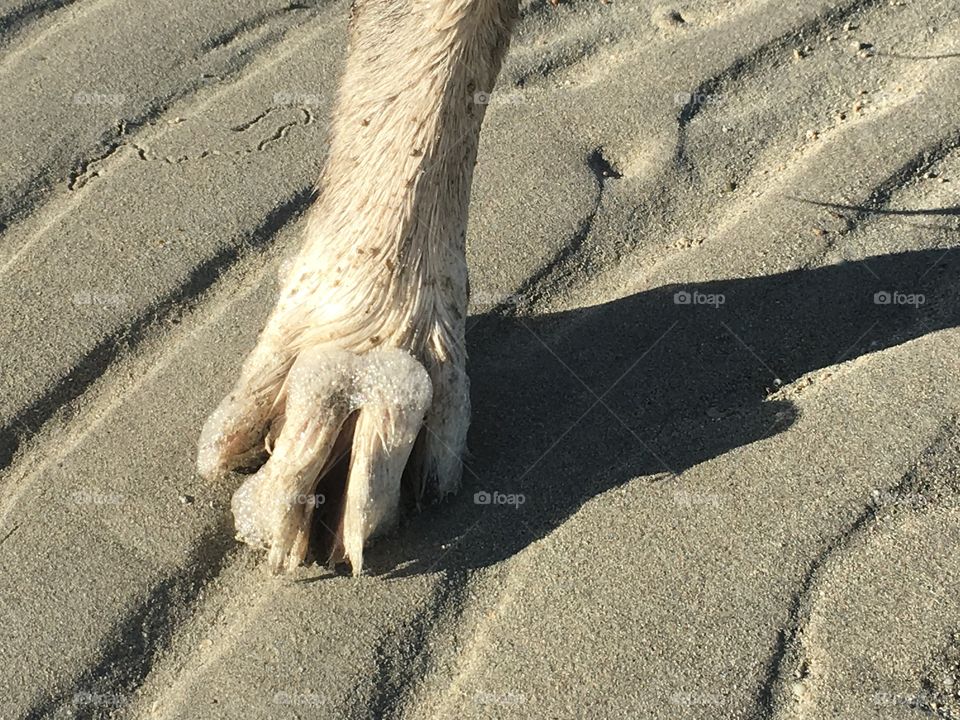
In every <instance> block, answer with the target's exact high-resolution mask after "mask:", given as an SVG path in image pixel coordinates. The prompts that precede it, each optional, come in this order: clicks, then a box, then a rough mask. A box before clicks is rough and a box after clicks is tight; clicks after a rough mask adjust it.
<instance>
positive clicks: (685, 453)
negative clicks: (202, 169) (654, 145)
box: [368, 249, 960, 576]
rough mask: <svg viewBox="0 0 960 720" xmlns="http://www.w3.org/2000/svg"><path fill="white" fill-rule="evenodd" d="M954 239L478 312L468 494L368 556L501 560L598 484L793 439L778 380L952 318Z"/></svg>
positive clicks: (421, 565)
mask: <svg viewBox="0 0 960 720" xmlns="http://www.w3.org/2000/svg"><path fill="white" fill-rule="evenodd" d="M952 250H953V249H951V250H950V251H943V250H924V251H915V252H905V253H899V254H894V255H885V256H879V257H871V258H868V259H866V260H864V261H857V262H846V263H843V264H840V265H833V266H830V267H825V268H820V269H813V270H799V271H794V272H788V273H783V274H779V275H772V276H768V277H756V278H743V279H731V280H721V281H716V282H709V283H703V284H700V285H696V286H667V287H661V288H657V289H655V290H651V291H648V292H642V293H638V294H636V295H632V296H630V297H625V298H622V299H619V300H616V301H613V302H609V303H605V304H603V305H597V306H594V307H588V308H583V309H578V310H573V311H569V312H561V313H556V314H552V315H547V316H536V317H504V316H496V315H486V316H479V317H475V318H473V319H472V320H471V322H474V323H475V325H474V326H473V327H472V329H471V331H470V333H469V338H468V343H469V344H470V351H471V368H470V372H471V377H472V381H473V386H472V395H473V398H474V406H475V410H474V417H473V425H472V428H471V435H470V447H471V450H472V457H470V458H468V460H467V464H466V468H467V469H466V470H465V472H464V486H463V489H462V491H461V492H460V494H459V495H458V496H457V497H455V498H453V499H451V500H448V501H446V502H444V503H441V504H439V505H437V506H433V507H431V508H429V509H427V510H425V511H424V512H422V513H420V514H419V515H416V516H414V517H412V518H410V519H409V520H408V525H407V526H406V527H404V528H402V529H401V531H400V532H399V534H398V536H397V537H395V538H392V539H391V540H390V541H389V542H385V543H379V544H377V545H375V546H374V547H372V548H371V549H370V552H369V555H368V561H369V565H368V567H369V568H370V569H371V571H372V572H373V573H374V574H377V573H380V574H386V575H389V576H403V575H408V574H412V573H421V572H433V571H435V570H441V569H445V570H454V571H456V570H465V569H470V568H477V567H483V566H486V565H490V564H492V563H496V562H499V561H501V560H503V559H505V558H508V557H510V556H512V555H514V554H515V553H517V552H518V551H520V550H522V549H523V548H525V547H526V546H527V545H528V544H530V543H531V542H533V541H535V540H537V539H539V538H541V537H543V536H544V535H546V534H548V533H550V532H551V531H552V530H553V529H555V528H556V527H557V526H558V525H560V524H561V523H562V522H563V521H564V520H565V519H566V518H567V517H569V516H570V515H571V514H572V513H574V512H576V511H577V509H578V508H579V507H580V506H581V505H582V504H583V503H584V502H586V501H587V500H589V499H590V498H592V497H594V496H595V495H597V494H599V493H602V492H605V491H606V490H609V489H610V488H613V487H616V486H617V485H620V484H622V483H624V482H627V481H629V480H631V479H634V478H638V477H645V478H648V479H651V480H664V481H669V479H670V478H673V477H675V476H676V475H678V474H681V473H683V472H684V471H685V470H686V469H688V468H690V467H692V466H694V465H697V464H698V463H701V462H704V461H705V460H709V459H711V458H714V457H717V456H719V455H722V454H724V453H726V452H728V451H730V450H732V449H734V448H738V447H741V446H743V445H747V444H749V443H752V442H755V441H757V440H759V439H762V438H765V437H769V436H771V435H774V434H777V433H780V432H782V431H783V430H785V429H786V428H787V427H789V425H790V424H791V423H792V422H793V420H794V419H795V417H796V409H795V407H794V406H793V405H792V404H791V403H789V402H785V401H771V400H768V399H767V398H768V396H769V395H770V393H771V392H772V391H774V390H775V389H776V388H778V387H780V386H781V385H785V384H787V383H790V382H792V381H793V380H796V379H797V378H798V377H800V376H802V375H803V374H805V373H807V372H810V371H812V370H816V369H819V368H824V367H827V366H830V365H833V364H836V363H839V362H843V361H845V360H850V359H852V358H856V357H859V356H861V355H864V354H866V353H869V352H873V351H875V350H881V349H883V348H888V347H892V346H895V345H898V344H900V343H903V342H906V341H908V340H911V339H914V338H917V337H920V336H922V335H925V334H927V333H930V332H934V331H936V330H939V329H942V328H947V327H954V326H956V325H957V324H958V321H960V282H958V280H960V253H956V252H953V251H952ZM495 492H496V493H498V495H494V493H495ZM520 495H522V496H523V498H524V502H523V504H522V505H519V506H518V505H516V502H517V501H518V497H519V496H520ZM511 496H512V497H511ZM511 500H512V501H513V502H514V504H513V505H511ZM404 563H405V564H404Z"/></svg>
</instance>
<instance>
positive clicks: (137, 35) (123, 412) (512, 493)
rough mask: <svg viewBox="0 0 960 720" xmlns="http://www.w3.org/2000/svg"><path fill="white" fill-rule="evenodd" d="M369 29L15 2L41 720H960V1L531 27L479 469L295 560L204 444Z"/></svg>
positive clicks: (14, 80)
mask: <svg viewBox="0 0 960 720" xmlns="http://www.w3.org/2000/svg"><path fill="white" fill-rule="evenodd" d="M348 10H349V8H348V3H347V2H344V1H337V2H320V1H317V2H314V0H307V1H306V2H298V3H289V2H277V1H275V0H231V1H230V2H227V1H226V0H209V1H208V2H205V3H197V2H185V1H184V0H164V2H160V3H143V2H136V1H135V0H83V1H82V2H78V1H74V0H0V30H2V34H0V158H2V162H0V340H2V341H0V469H2V477H0V718H3V719H4V720H6V719H7V718H47V717H53V718H61V717H62V718H73V717H82V718H87V717H96V718H100V717H116V718H250V719H255V718H320V717H324V718H372V717H375V718H381V717H404V718H474V717H476V718H509V717H517V718H617V719H620V718H664V719H668V720H676V719H678V718H694V719H699V718H711V719H712V718H756V719H759V720H762V719H783V720H786V719H800V718H810V719H813V718H844V719H845V720H847V719H850V720H853V719H858V718H877V719H879V718H951V717H952V718H956V717H960V694H958V693H960V502H958V501H960V384H958V382H957V379H958V371H960V352H958V351H960V329H958V324H960V282H958V280H960V253H957V252H956V247H957V246H958V244H960V235H958V229H960V6H958V5H957V4H956V2H955V0H923V1H922V2H921V1H920V0H902V1H897V2H891V1H889V0H882V1H880V0H847V1H844V2H840V1H838V0H809V1H808V2H802V3H784V2H780V1H779V0H741V1H738V2H734V1H733V0H684V2H680V3H677V4H674V5H669V4H663V3H660V2H646V1H637V2H630V1H628V0H614V1H613V2H612V3H601V2H597V1H594V0H577V1H575V2H561V4H560V6H559V7H558V8H557V9H554V8H552V7H551V6H550V5H549V3H547V2H545V1H544V0H538V1H537V2H524V3H523V7H522V17H521V19H520V22H519V25H518V29H517V33H516V36H515V38H514V41H513V44H512V47H511V50H510V53H509V55H508V57H507V60H506V63H505V67H504V70H503V73H502V75H501V78H500V81H499V84H498V86H497V89H496V90H495V91H494V93H493V95H492V97H491V102H490V108H489V111H488V114H487V120H486V123H485V126H484V130H483V135H482V141H481V149H480V157H479V163H478V166H477V171H476V179H475V186H474V194H473V200H472V206H471V221H470V231H469V234H468V256H469V257H468V261H469V264H470V268H471V285H472V288H473V299H472V305H471V317H470V318H469V320H468V328H469V332H468V345H469V352H470V358H471V359H470V368H469V370H470V374H471V378H472V381H473V386H472V398H473V404H474V408H475V410H474V416H473V422H472V427H471V434H470V440H469V443H470V448H471V456H470V457H469V458H468V459H467V463H466V470H465V474H464V487H463V490H462V491H461V493H460V494H459V495H458V496H456V497H455V498H452V499H450V500H448V501H447V502H445V503H444V504H442V505H439V506H435V507H430V508H427V509H425V510H424V511H423V512H422V513H420V514H419V515H416V516H414V517H411V518H409V519H408V520H407V522H406V523H405V524H404V526H403V527H402V528H401V529H400V531H399V532H398V533H397V534H396V535H394V536H392V537H391V538H389V539H387V540H384V541H381V542H379V543H378V544H376V545H375V546H373V547H372V548H371V549H370V550H369V552H368V555H367V565H368V568H367V569H368V572H367V574H365V575H364V576H363V577H361V578H358V579H353V578H351V577H348V576H344V575H335V574H333V573H330V572H329V571H327V570H325V569H323V568H319V567H316V566H311V567H304V568H301V569H300V570H298V571H297V572H296V573H294V574H293V575H292V576H287V577H280V578H274V577H271V576H270V575H269V574H268V572H267V570H266V568H265V566H264V563H263V557H262V555H261V554H258V553H257V552H255V551H252V550H250V549H248V548H247V547H245V546H242V545H240V544H238V543H237V542H236V541H235V540H234V539H233V527H232V518H231V516H230V513H229V501H230V496H231V493H232V491H233V489H234V488H235V487H236V486H237V485H238V484H239V479H238V478H236V477H234V478H230V479H227V480H224V481H222V482H218V483H214V484H209V483H205V482H203V481H202V480H201V479H200V478H199V477H198V476H197V474H196V472H195V468H194V460H195V454H196V441H197V436H198V433H199V430H200V427H201V425H202V423H203V420H204V419H205V417H206V416H207V415H208V414H209V412H210V411H211V410H212V409H213V407H214V406H215V405H216V403H217V402H218V401H219V400H220V398H221V397H222V396H223V395H224V393H226V392H227V391H228V390H229V388H230V387H231V385H232V383H233V381H234V379H235V377H236V374H237V371H238V368H239V365H240V363H241V361H242V360H243V358H244V356H245V355H246V353H247V352H248V351H249V349H250V348H251V347H252V344H253V342H254V339H255V337H256V335H257V333H258V332H259V331H260V329H261V327H262V324H263V322H264V320H265V317H266V315H267V313H268V312H269V310H270V308H271V306H272V303H273V299H274V296H275V294H276V292H277V285H278V281H277V271H278V268H279V266H280V263H281V262H282V260H283V259H284V258H285V257H288V256H290V255H291V254H292V253H293V252H294V251H295V250H296V248H297V245H298V242H299V237H300V233H301V232H302V227H303V224H302V217H303V216H302V213H303V211H304V210H305V209H306V208H307V207H308V206H309V203H310V201H311V197H312V187H313V183H314V182H315V180H316V178H317V177H318V175H319V171H320V168H321V167H322V165H323V162H324V158H325V155H326V141H327V131H328V123H329V115H330V110H331V105H332V102H333V100H334V97H335V92H336V88H337V82H338V77H339V74H340V71H341V69H342V63H343V54H344V51H345V39H346V28H347V18H348ZM488 500H489V502H486V501H488Z"/></svg>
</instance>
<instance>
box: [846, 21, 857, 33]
mask: <svg viewBox="0 0 960 720" xmlns="http://www.w3.org/2000/svg"><path fill="white" fill-rule="evenodd" d="M858 27H860V26H859V25H857V24H856V23H855V22H851V21H850V20H847V21H846V22H845V23H844V24H843V31H844V32H850V31H851V30H856V29H857V28H858Z"/></svg>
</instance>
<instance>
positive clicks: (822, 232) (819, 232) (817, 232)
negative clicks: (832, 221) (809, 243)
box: [813, 227, 827, 237]
mask: <svg viewBox="0 0 960 720" xmlns="http://www.w3.org/2000/svg"><path fill="white" fill-rule="evenodd" d="M813 234H814V235H816V236H817V237H823V236H824V235H826V234H827V231H826V230H824V229H823V228H821V227H815V228H813Z"/></svg>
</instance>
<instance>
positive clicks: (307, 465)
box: [199, 348, 432, 573]
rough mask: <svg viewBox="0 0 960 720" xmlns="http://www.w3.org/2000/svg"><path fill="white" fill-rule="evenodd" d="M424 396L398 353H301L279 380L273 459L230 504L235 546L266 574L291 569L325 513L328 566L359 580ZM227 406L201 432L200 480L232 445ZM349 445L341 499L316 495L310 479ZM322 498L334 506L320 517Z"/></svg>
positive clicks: (419, 369)
mask: <svg viewBox="0 0 960 720" xmlns="http://www.w3.org/2000/svg"><path fill="white" fill-rule="evenodd" d="M431 396H432V387H431V384H430V378H429V376H428V375H427V372H426V370H425V369H424V368H423V366H422V365H420V363H418V362H417V361H416V360H414V359H413V357H411V356H410V355H409V354H408V353H406V352H404V351H402V350H396V349H389V350H376V351H373V352H370V353H368V354H366V355H357V354H354V353H351V352H348V351H346V350H339V349H336V348H316V349H313V350H310V351H308V352H305V353H303V354H301V355H300V356H299V357H298V358H297V360H296V361H295V362H294V364H293V367H292V368H291V369H290V372H289V374H288V375H287V378H286V382H285V400H284V408H283V421H282V425H283V426H282V429H280V430H279V433H278V435H277V438H276V444H275V445H274V447H273V454H272V456H271V458H270V460H269V461H268V462H267V463H266V464H265V465H264V466H263V467H262V468H261V469H260V471H259V472H257V473H256V474H255V475H253V476H252V477H251V478H249V479H248V480H247V481H246V482H244V483H243V485H242V486H241V487H240V489H239V490H238V491H237V492H236V494H235V495H234V496H233V502H232V508H233V514H234V518H235V520H236V527H237V533H238V538H239V539H241V540H243V541H245V542H247V543H248V544H250V545H253V546H257V547H269V555H268V562H269V564H270V567H271V569H273V570H274V571H275V572H278V571H281V570H292V569H293V568H295V567H296V566H297V565H299V564H300V563H301V562H303V560H304V559H305V557H306V555H307V550H308V548H309V544H310V537H311V521H312V519H313V515H314V512H315V511H318V508H320V510H319V511H322V510H327V512H325V513H324V518H325V521H326V522H333V523H335V526H334V527H328V530H329V531H330V534H331V535H332V537H333V545H332V547H331V548H330V557H329V560H330V561H331V562H338V561H340V560H344V559H346V560H349V561H350V563H351V566H352V567H353V571H354V573H359V572H360V571H361V569H362V565H363V545H364V542H365V540H366V538H367V537H369V536H370V535H372V534H374V533H375V532H376V531H378V530H382V529H383V526H384V525H385V524H386V525H389V524H390V523H391V522H392V520H393V518H395V517H396V513H397V506H398V503H399V501H400V476H401V474H402V472H403V469H404V465H405V464H406V462H407V459H408V457H409V455H410V451H411V449H412V447H413V443H414V441H415V440H416V438H417V433H418V432H419V431H420V427H421V423H422V421H423V417H424V414H425V413H426V411H427V408H428V407H429V405H430V400H431ZM235 400H236V398H228V399H227V401H226V402H225V403H224V404H223V405H221V407H220V408H219V409H218V410H217V412H216V413H214V415H213V416H211V418H210V420H209V421H208V422H207V425H206V427H205V428H204V431H203V435H202V439H201V448H200V456H199V463H200V466H201V468H202V469H203V470H204V471H206V472H207V473H208V474H209V473H210V472H216V470H217V469H218V468H219V467H222V466H223V463H224V462H225V461H228V458H227V457H225V456H224V455H223V453H224V450H226V449H227V448H229V447H230V444H231V441H233V442H235V441H236V436H235V435H233V436H231V435H230V434H229V430H227V428H228V427H231V426H232V427H233V428H234V432H235V431H236V423H237V422H238V421H240V422H242V420H243V419H242V418H238V417H236V416H233V413H232V411H233V410H235V407H236V405H235ZM225 433H226V434H225ZM351 437H352V440H353V443H352V451H353V457H352V461H351V463H350V467H349V473H348V475H347V478H346V487H345V488H343V492H342V495H341V496H340V497H336V498H335V497H329V498H328V497H327V496H325V495H318V494H316V489H317V483H318V481H319V479H320V478H322V477H323V476H324V475H325V474H326V473H327V472H329V471H330V470H331V469H332V468H333V467H334V466H335V465H336V464H337V462H338V461H339V460H340V459H341V456H342V455H343V454H344V453H345V452H346V451H347V449H348V447H349V446H348V445H347V440H348V439H349V438H351ZM345 446H347V447H345ZM233 449H234V450H237V449H239V448H238V447H236V446H234V448H233ZM328 499H329V500H330V501H331V503H336V504H338V505H339V506H340V507H337V508H333V509H332V511H331V509H330V508H324V507H323V505H326V502H327V500H328Z"/></svg>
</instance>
